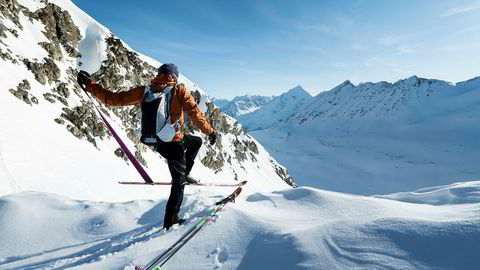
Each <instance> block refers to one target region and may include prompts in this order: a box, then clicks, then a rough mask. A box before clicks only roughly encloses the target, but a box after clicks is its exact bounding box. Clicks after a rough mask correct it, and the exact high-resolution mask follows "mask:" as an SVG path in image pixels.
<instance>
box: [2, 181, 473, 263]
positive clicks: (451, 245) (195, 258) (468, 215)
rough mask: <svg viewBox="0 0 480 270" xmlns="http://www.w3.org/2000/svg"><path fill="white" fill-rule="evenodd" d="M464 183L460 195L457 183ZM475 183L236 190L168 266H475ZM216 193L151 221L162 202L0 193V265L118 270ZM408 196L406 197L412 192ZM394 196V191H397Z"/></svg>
mask: <svg viewBox="0 0 480 270" xmlns="http://www.w3.org/2000/svg"><path fill="white" fill-rule="evenodd" d="M459 185H461V186H462V188H463V190H462V191H461V192H458V191H459V190H458V186H459ZM479 186H480V183H479V182H470V183H459V184H457V185H454V186H451V187H439V188H438V189H435V188H432V189H430V192H438V191H440V190H442V192H449V191H450V192H452V193H455V194H456V197H457V200H456V201H451V200H449V199H448V198H440V197H438V198H439V200H438V201H437V202H436V203H435V204H440V205H431V204H430V201H431V198H426V197H423V196H422V195H419V196H417V197H416V198H415V201H416V203H406V202H399V201H395V200H391V199H382V198H373V197H363V196H353V195H348V194H342V193H335V192H329V191H321V190H317V189H314V188H307V187H301V188H297V189H289V190H281V191H274V192H267V193H254V194H251V195H248V196H245V195H243V196H241V197H240V198H239V199H237V201H236V203H235V204H231V205H228V206H227V207H226V209H225V211H223V212H221V213H220V216H219V217H218V218H217V221H216V222H213V223H212V224H210V225H207V226H206V227H205V228H204V229H203V230H202V231H201V232H200V233H199V234H198V235H197V236H196V237H195V238H194V239H193V240H191V242H189V243H187V244H186V245H185V246H184V248H183V249H182V250H180V251H179V252H178V253H177V254H176V255H175V256H174V257H173V258H172V259H171V260H170V261H169V262H168V263H167V264H166V265H165V266H164V267H166V268H167V269H171V270H173V269H242V270H247V269H248V270H249V269H285V270H291V269H342V270H343V269H478V268H479V267H480V257H479V256H478V242H479V241H480V219H479V216H480V195H479V194H480V192H479ZM218 194H219V193H217V192H210V191H208V190H205V191H202V196H199V195H200V194H190V195H189V196H188V197H187V200H186V201H187V202H186V203H185V204H184V208H183V209H182V213H185V216H186V217H187V218H188V222H189V223H188V224H187V225H186V226H180V227H178V228H175V229H174V230H171V231H169V232H165V231H163V230H160V229H159V228H158V223H156V221H157V219H156V218H157V217H158V216H159V215H162V211H163V209H164V206H165V201H164V200H159V201H152V200H148V201H130V202H125V203H116V204H114V203H102V202H90V201H74V200H71V199H68V198H65V197H60V196H57V195H53V194H46V193H38V192H22V193H18V194H13V195H8V196H4V197H2V198H0V226H1V228H2V230H0V239H2V245H0V268H1V269H19V268H21V269H53V268H55V269H65V268H68V269H125V270H133V268H134V266H135V265H144V264H146V263H147V262H149V261H150V260H151V259H152V258H153V257H155V256H156V255H158V254H159V253H161V252H162V251H164V250H165V249H166V248H168V246H169V245H171V244H172V243H173V242H175V241H176V239H178V237H180V236H181V235H182V234H183V233H184V232H185V231H186V230H188V228H189V227H190V226H191V225H193V222H194V220H195V219H196V218H198V216H199V215H201V213H202V211H205V210H202V209H203V208H204V207H205V206H206V205H209V204H210V203H212V202H213V201H215V198H218V196H217V195H218ZM412 196H414V195H410V199H412ZM397 197H398V196H397Z"/></svg>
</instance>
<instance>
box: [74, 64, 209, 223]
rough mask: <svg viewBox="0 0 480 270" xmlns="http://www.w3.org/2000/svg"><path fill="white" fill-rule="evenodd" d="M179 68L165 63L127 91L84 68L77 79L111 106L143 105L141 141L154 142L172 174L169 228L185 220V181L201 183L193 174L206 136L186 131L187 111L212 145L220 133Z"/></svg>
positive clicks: (167, 218)
mask: <svg viewBox="0 0 480 270" xmlns="http://www.w3.org/2000/svg"><path fill="white" fill-rule="evenodd" d="M178 76H179V73H178V68H177V66H176V65H174V64H163V65H161V66H160V68H159V69H158V74H157V76H156V77H155V78H154V79H153V80H152V81H151V84H150V85H147V86H140V87H136V88H132V89H130V90H128V91H125V92H118V93H114V92H110V91H108V90H106V89H104V88H103V87H102V86H101V85H99V84H97V83H95V81H93V80H92V78H91V76H90V74H88V73H87V72H85V71H80V72H79V73H78V76H77V81H78V83H79V84H80V85H84V86H85V89H86V90H87V91H88V92H90V93H91V94H92V95H94V96H95V97H96V98H97V99H98V100H100V101H101V102H103V103H104V104H106V105H109V106H127V105H141V108H142V121H141V130H142V137H141V139H140V141H141V142H142V143H144V144H146V145H151V146H153V147H154V148H155V150H156V151H157V152H159V153H160V154H161V155H162V156H163V157H164V158H165V159H166V160H167V164H168V169H169V170H170V174H171V177H172V187H171V191H170V197H169V198H168V202H167V206H166V210H165V219H164V221H163V227H164V228H166V229H167V230H168V229H169V228H170V227H172V226H173V224H176V223H179V224H181V223H183V222H184V221H185V219H180V218H179V217H178V212H179V211H180V206H181V205H182V201H183V191H184V188H185V183H196V182H198V181H197V180H196V179H195V178H193V177H192V176H191V175H190V172H191V170H192V167H193V163H194V160H195V157H196V155H197V153H198V150H199V149H200V147H201V145H202V138H200V137H198V136H192V135H189V134H184V133H183V132H182V127H183V123H184V118H183V112H186V113H187V114H188V116H189V117H190V119H191V120H192V122H193V123H194V124H195V125H196V126H197V127H198V128H199V129H200V130H201V131H202V132H203V133H205V134H207V135H208V140H209V142H210V144H211V145H213V144H215V141H216V139H217V132H216V131H215V129H213V128H212V127H211V125H210V124H209V123H208V121H207V119H206V118H205V116H204V115H203V113H202V112H201V111H200V109H199V108H198V106H197V103H196V102H195V99H194V98H193V97H192V95H191V94H190V93H189V91H188V89H187V86H186V85H185V84H179V83H178Z"/></svg>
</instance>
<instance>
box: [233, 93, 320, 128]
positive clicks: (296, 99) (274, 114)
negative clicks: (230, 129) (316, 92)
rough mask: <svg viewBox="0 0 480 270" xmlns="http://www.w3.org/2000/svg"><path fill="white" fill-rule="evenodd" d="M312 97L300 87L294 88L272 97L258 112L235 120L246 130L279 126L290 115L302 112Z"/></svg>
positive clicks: (240, 116)
mask: <svg viewBox="0 0 480 270" xmlns="http://www.w3.org/2000/svg"><path fill="white" fill-rule="evenodd" d="M311 97H312V96H311V95H310V94H309V93H308V92H307V91H305V90H304V89H303V88H302V87H301V86H296V87H294V88H292V89H290V90H288V91H287V92H286V93H284V94H282V95H280V96H278V97H274V98H273V99H272V100H271V101H270V102H268V103H267V104H265V105H264V106H262V107H261V108H259V109H258V110H256V111H254V112H251V113H247V114H243V115H239V116H238V117H237V120H238V121H239V122H240V123H242V125H244V126H245V127H247V128H248V130H257V129H266V128H270V127H273V126H278V125H281V124H282V123H284V122H286V121H287V120H288V117H289V115H290V114H292V113H295V112H297V111H298V110H302V109H303V106H305V102H307V101H308V100H309V99H310V98H311Z"/></svg>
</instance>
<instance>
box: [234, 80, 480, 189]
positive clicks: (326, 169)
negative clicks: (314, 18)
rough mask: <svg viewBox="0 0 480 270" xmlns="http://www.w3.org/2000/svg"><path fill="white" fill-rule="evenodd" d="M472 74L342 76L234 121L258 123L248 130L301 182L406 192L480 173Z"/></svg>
mask: <svg viewBox="0 0 480 270" xmlns="http://www.w3.org/2000/svg"><path fill="white" fill-rule="evenodd" d="M478 81H479V80H478V78H475V79H472V80H469V81H467V82H459V83H456V84H455V85H452V84H450V83H448V82H443V81H438V80H426V79H421V78H417V77H415V76H414V77H411V78H408V79H405V80H401V81H399V82H396V83H394V84H390V83H386V82H380V83H365V84H361V85H358V86H354V85H352V84H351V83H350V82H345V83H343V84H341V85H339V86H338V87H336V88H334V89H332V90H330V91H327V92H323V93H320V94H319V95H318V96H316V97H313V98H311V99H310V100H308V101H306V102H304V103H303V104H301V105H300V109H298V107H295V106H294V107H292V108H293V109H290V110H288V111H285V112H282V114H283V116H282V117H281V118H280V119H277V116H278V115H279V114H278V113H275V112H274V111H273V110H272V109H271V108H269V107H267V106H265V107H264V108H261V109H259V110H258V111H256V112H254V113H252V114H246V115H243V116H241V117H239V121H240V122H242V123H243V124H245V125H247V127H250V128H251V129H255V128H259V127H262V128H263V129H261V130H255V131H253V132H251V134H252V136H254V137H255V138H256V139H257V140H258V141H259V142H260V143H261V144H262V145H263V146H264V147H265V148H266V149H267V150H268V151H269V152H270V153H271V154H272V155H273V156H274V157H275V159H276V160H278V161H279V162H280V163H281V164H283V165H285V166H286V167H287V168H288V169H289V173H290V175H292V177H293V178H294V179H295V181H296V182H297V184H299V185H307V186H313V187H317V188H322V189H328V190H333V191H340V192H348V193H354V194H364V195H373V194H388V193H393V192H399V191H406V192H407V191H411V190H415V189H420V188H423V187H428V186H437V185H447V184H452V183H454V182H458V181H469V180H476V179H479V178H480V167H479V166H478V160H480V156H479V153H480V144H479V143H480V141H479V140H478V138H479V137H480V128H479V126H478V125H477V124H476V122H477V120H476V119H478V118H479V117H480V110H479V108H480V106H479V104H480V87H479V83H478ZM290 102H292V103H293V101H292V100H290ZM282 108H283V107H282ZM242 117H244V118H246V120H244V119H243V118H242ZM272 119H275V124H273V125H272V124H271V122H268V121H269V120H272ZM264 123H267V124H264Z"/></svg>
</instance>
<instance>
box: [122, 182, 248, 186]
mask: <svg viewBox="0 0 480 270" xmlns="http://www.w3.org/2000/svg"><path fill="white" fill-rule="evenodd" d="M118 183H119V184H122V185H147V186H154V185H165V186H167V185H171V184H172V182H152V183H147V182H125V181H118ZM246 183H247V181H242V182H240V183H234V184H227V183H202V182H200V183H196V184H189V183H186V184H185V185H188V186H203V187H241V186H244V185H245V184H246Z"/></svg>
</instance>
